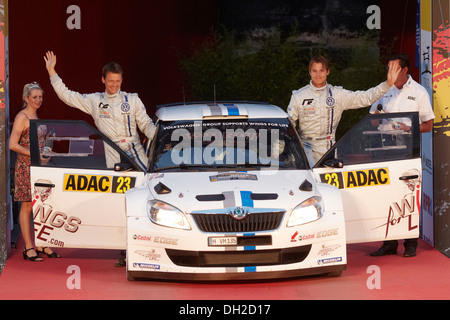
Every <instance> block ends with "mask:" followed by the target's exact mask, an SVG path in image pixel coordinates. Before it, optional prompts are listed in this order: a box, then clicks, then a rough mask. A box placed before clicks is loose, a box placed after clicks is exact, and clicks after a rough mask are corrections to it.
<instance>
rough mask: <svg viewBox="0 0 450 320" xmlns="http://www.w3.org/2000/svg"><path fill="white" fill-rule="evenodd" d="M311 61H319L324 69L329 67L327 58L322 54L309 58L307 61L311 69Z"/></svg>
mask: <svg viewBox="0 0 450 320" xmlns="http://www.w3.org/2000/svg"><path fill="white" fill-rule="evenodd" d="M313 63H321V64H322V65H323V66H324V68H325V69H326V70H330V67H329V65H328V60H327V59H325V57H324V56H320V55H319V56H315V57H313V58H312V59H311V61H310V62H309V70H311V68H312V65H313Z"/></svg>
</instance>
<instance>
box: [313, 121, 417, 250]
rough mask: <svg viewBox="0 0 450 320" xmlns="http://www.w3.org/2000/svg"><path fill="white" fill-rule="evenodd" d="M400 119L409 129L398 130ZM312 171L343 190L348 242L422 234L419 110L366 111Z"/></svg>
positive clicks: (403, 237) (323, 180) (409, 236)
mask: <svg viewBox="0 0 450 320" xmlns="http://www.w3.org/2000/svg"><path fill="white" fill-rule="evenodd" d="M400 122H403V123H405V124H407V125H408V127H409V129H410V130H409V131H408V132H405V131H402V130H399V129H396V128H398V126H397V125H398V124H399V123H400ZM313 171H314V173H315V175H316V178H317V179H318V180H319V181H321V182H324V183H327V184H331V185H334V186H336V187H337V188H339V189H340V191H341V195H342V200H343V204H344V214H345V220H346V233H347V242H348V243H357V242H370V241H379V240H393V239H409V238H418V237H419V216H420V203H421V176H422V164H421V159H420V131H419V122H418V114H417V113H401V114H395V115H394V114H390V115H387V114H379V115H368V116H367V117H366V118H364V119H363V120H362V121H361V122H360V123H358V124H357V125H356V126H355V127H354V128H353V129H352V130H350V131H349V132H348V133H347V134H346V135H345V136H344V137H343V138H342V139H341V140H340V141H339V142H337V143H336V145H335V146H334V147H333V148H332V149H331V150H329V152H328V153H327V154H325V155H324V157H323V158H322V159H321V160H320V161H319V162H318V163H317V165H316V166H315V167H314V169H313Z"/></svg>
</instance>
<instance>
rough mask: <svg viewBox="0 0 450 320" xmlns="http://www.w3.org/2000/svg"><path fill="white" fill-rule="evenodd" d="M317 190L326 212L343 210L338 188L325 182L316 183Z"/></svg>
mask: <svg viewBox="0 0 450 320" xmlns="http://www.w3.org/2000/svg"><path fill="white" fill-rule="evenodd" d="M317 190H318V191H319V193H320V194H321V196H322V199H323V201H324V206H325V211H326V212H335V213H338V212H339V213H341V212H342V213H343V212H344V205H343V202H342V196H341V193H340V191H339V189H338V188H336V187H334V186H331V185H328V184H325V183H318V184H317Z"/></svg>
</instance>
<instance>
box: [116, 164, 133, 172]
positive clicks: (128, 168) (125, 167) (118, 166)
mask: <svg viewBox="0 0 450 320" xmlns="http://www.w3.org/2000/svg"><path fill="white" fill-rule="evenodd" d="M132 169H133V167H132V166H131V165H130V164H129V163H124V162H121V163H116V164H115V165H114V171H120V172H125V171H131V170H132Z"/></svg>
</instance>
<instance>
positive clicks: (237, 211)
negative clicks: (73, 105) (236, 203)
mask: <svg viewBox="0 0 450 320" xmlns="http://www.w3.org/2000/svg"><path fill="white" fill-rule="evenodd" d="M231 215H232V216H233V218H235V219H236V220H242V219H244V218H246V217H247V215H248V211H246V210H245V209H244V208H242V207H236V208H234V210H233V211H232V212H231Z"/></svg>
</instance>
